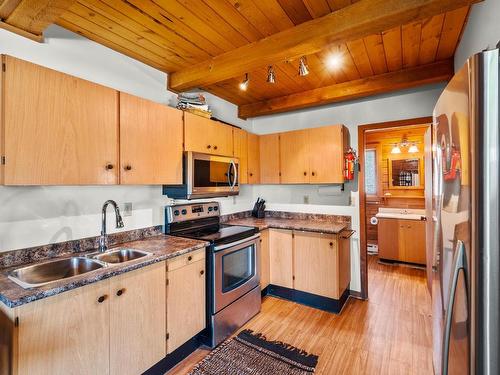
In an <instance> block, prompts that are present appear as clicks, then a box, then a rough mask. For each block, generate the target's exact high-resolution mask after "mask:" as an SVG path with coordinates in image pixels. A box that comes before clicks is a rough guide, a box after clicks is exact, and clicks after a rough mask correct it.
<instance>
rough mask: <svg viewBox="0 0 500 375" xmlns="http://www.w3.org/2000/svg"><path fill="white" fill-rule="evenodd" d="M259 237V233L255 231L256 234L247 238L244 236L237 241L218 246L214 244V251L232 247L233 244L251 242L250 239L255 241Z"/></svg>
mask: <svg viewBox="0 0 500 375" xmlns="http://www.w3.org/2000/svg"><path fill="white" fill-rule="evenodd" d="M259 237H260V233H257V234H254V235H253V236H252V237H247V238H244V239H242V240H239V241H235V242H231V243H228V244H224V245H220V246H215V247H214V251H220V250H224V249H228V248H230V247H233V246H238V245H241V244H243V243H245V242H252V241H255V240H256V239H257V238H259Z"/></svg>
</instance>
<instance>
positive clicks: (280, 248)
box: [269, 229, 293, 288]
mask: <svg viewBox="0 0 500 375" xmlns="http://www.w3.org/2000/svg"><path fill="white" fill-rule="evenodd" d="M269 278H270V283H271V284H273V285H277V286H283V287H285V288H293V237H292V231H290V230H284V229H269Z"/></svg>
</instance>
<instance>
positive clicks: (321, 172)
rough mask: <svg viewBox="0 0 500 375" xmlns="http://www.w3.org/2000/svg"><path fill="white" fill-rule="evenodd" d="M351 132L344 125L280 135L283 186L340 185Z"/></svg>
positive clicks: (342, 179)
mask: <svg viewBox="0 0 500 375" xmlns="http://www.w3.org/2000/svg"><path fill="white" fill-rule="evenodd" d="M347 147H349V132H348V130H347V129H346V128H345V126H343V125H332V126H325V127H320V128H312V129H304V130H296V131H290V132H285V133H281V134H280V165H281V183H284V184H309V183H311V184H341V183H343V182H344V175H343V160H344V152H345V151H346V148H347Z"/></svg>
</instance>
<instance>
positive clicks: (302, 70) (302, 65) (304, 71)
mask: <svg viewBox="0 0 500 375" xmlns="http://www.w3.org/2000/svg"><path fill="white" fill-rule="evenodd" d="M308 74H309V67H308V66H307V60H306V57H305V56H302V57H301V58H300V61H299V76H301V77H304V76H306V75H308Z"/></svg>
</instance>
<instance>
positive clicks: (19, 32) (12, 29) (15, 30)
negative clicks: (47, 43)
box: [0, 21, 43, 43]
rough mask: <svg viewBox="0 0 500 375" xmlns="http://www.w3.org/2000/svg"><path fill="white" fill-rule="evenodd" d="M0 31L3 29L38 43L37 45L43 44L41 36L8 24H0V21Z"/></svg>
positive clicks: (0, 22)
mask: <svg viewBox="0 0 500 375" xmlns="http://www.w3.org/2000/svg"><path fill="white" fill-rule="evenodd" d="M0 29H4V30H7V31H10V32H11V33H14V34H17V35H21V36H23V37H25V38H28V39H31V40H33V41H35V42H38V43H41V42H43V35H35V34H32V33H30V32H28V31H25V30H23V29H19V28H17V27H15V26H12V25H9V24H8V23H5V22H2V21H0Z"/></svg>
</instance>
